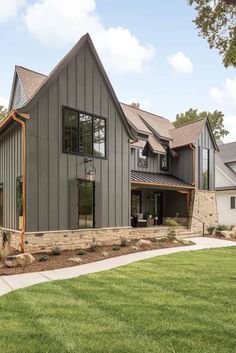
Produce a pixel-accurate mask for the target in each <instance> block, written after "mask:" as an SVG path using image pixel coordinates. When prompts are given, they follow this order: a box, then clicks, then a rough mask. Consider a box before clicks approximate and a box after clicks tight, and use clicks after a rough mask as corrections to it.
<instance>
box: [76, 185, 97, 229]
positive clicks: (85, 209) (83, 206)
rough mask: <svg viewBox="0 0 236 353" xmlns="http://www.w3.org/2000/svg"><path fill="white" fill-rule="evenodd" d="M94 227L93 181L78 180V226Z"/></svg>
mask: <svg viewBox="0 0 236 353" xmlns="http://www.w3.org/2000/svg"><path fill="white" fill-rule="evenodd" d="M93 227H94V183H93V182H90V181H85V180H79V228H93Z"/></svg>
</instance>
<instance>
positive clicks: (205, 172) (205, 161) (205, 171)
mask: <svg viewBox="0 0 236 353" xmlns="http://www.w3.org/2000/svg"><path fill="white" fill-rule="evenodd" d="M202 189H203V190H209V150H208V149H207V148H203V155H202Z"/></svg>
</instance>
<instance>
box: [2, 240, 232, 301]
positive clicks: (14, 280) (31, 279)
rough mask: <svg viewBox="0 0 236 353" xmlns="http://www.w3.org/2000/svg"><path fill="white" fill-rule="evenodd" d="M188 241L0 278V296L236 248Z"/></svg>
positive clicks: (225, 242) (227, 243) (215, 242)
mask: <svg viewBox="0 0 236 353" xmlns="http://www.w3.org/2000/svg"><path fill="white" fill-rule="evenodd" d="M189 240H192V241H193V242H194V243H195V245H190V246H181V247H176V248H169V249H158V250H149V251H143V252H138V253H133V254H129V255H123V256H119V257H113V258H110V259H106V260H102V261H97V262H93V263H90V264H85V265H79V266H74V267H67V268H62V269H59V270H51V271H43V272H34V273H25V274H20V275H11V276H0V296H2V295H4V294H7V293H9V292H11V291H13V290H16V289H19V288H24V287H28V286H32V285H34V284H37V283H43V282H48V281H54V280H60V279H68V278H73V277H78V276H82V275H86V274H89V273H95V272H100V271H105V270H110V269H112V268H115V267H119V266H124V265H128V264H130V263H132V262H136V261H139V260H145V259H149V258H151V257H155V256H162V255H168V254H173V253H177V252H181V251H195V250H203V249H211V248H222V247H228V246H236V242H232V241H228V240H221V239H212V238H202V237H196V238H192V239H189Z"/></svg>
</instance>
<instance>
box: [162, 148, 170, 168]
mask: <svg viewBox="0 0 236 353" xmlns="http://www.w3.org/2000/svg"><path fill="white" fill-rule="evenodd" d="M165 150H166V154H160V170H165V171H167V170H168V169H169V153H168V148H165Z"/></svg>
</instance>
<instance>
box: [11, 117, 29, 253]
mask: <svg viewBox="0 0 236 353" xmlns="http://www.w3.org/2000/svg"><path fill="white" fill-rule="evenodd" d="M12 117H13V119H14V120H15V121H16V122H18V123H19V124H20V125H21V128H22V194H23V206H22V208H23V227H22V230H21V233H20V249H21V252H23V253H24V252H25V248H24V234H25V229H26V133H25V122H24V121H23V120H21V119H19V118H17V116H16V115H15V113H13V114H12Z"/></svg>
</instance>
